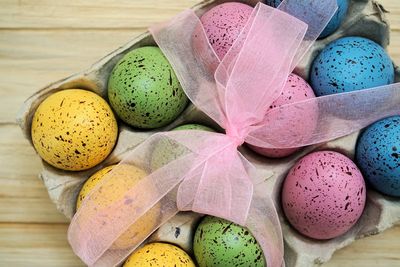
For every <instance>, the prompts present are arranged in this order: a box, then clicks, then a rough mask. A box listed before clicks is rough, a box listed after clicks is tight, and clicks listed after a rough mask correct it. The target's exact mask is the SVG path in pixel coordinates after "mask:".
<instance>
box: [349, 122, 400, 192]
mask: <svg viewBox="0 0 400 267" xmlns="http://www.w3.org/2000/svg"><path fill="white" fill-rule="evenodd" d="M399 150H400V116H394V117H389V118H386V119H383V120H380V121H378V122H376V123H374V124H372V125H371V126H369V127H368V128H367V129H366V130H365V131H364V132H363V133H362V134H361V135H360V137H359V140H358V142H357V149H356V159H357V163H358V165H359V166H360V169H361V171H362V173H363V174H364V176H365V179H366V180H367V181H368V182H369V183H370V184H371V185H372V186H373V188H375V189H376V190H378V191H380V192H382V193H384V194H387V195H390V196H395V197H400V160H399V153H400V152H399Z"/></svg>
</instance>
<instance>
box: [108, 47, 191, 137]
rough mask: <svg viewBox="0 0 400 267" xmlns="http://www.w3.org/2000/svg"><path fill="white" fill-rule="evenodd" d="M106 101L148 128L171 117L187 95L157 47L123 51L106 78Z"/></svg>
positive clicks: (129, 120)
mask: <svg viewBox="0 0 400 267" xmlns="http://www.w3.org/2000/svg"><path fill="white" fill-rule="evenodd" d="M108 97H109V100H110V104H111V106H112V107H113V109H114V110H115V111H116V113H117V114H118V116H119V117H120V118H121V119H122V120H123V121H125V122H126V123H128V124H129V125H132V126H134V127H138V128H144V129H151V128H158V127H161V126H164V125H166V124H168V123H170V122H171V121H173V120H174V119H175V118H176V117H177V116H178V115H179V114H180V113H181V112H182V111H183V109H184V108H185V107H186V104H187V102H188V99H187V97H186V95H185V93H184V91H183V89H182V88H181V85H180V83H179V81H178V79H177V77H176V75H175V72H174V71H173V69H172V67H171V65H170V64H169V62H168V60H167V59H166V58H165V56H164V55H163V54H162V52H161V50H160V49H159V48H157V47H141V48H137V49H135V50H132V51H130V52H129V53H127V54H126V55H125V56H124V57H123V58H122V59H121V61H120V62H118V63H117V65H116V66H115V67H114V69H113V71H112V73H111V75H110V78H109V81H108Z"/></svg>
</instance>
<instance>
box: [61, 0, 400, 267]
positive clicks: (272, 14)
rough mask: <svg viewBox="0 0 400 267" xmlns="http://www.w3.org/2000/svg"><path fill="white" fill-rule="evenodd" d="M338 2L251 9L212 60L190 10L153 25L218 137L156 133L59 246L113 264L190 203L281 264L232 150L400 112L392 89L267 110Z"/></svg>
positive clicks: (261, 205) (272, 233)
mask: <svg viewBox="0 0 400 267" xmlns="http://www.w3.org/2000/svg"><path fill="white" fill-rule="evenodd" d="M336 8H337V6H336V1H335V0H321V1H313V0H302V1H283V2H282V4H281V5H280V7H279V9H274V8H271V7H268V6H265V5H263V4H258V5H257V6H256V7H255V9H254V11H253V13H252V15H251V18H250V19H249V22H248V23H247V25H246V26H245V28H244V29H243V31H242V32H241V33H240V35H239V37H238V39H237V41H236V42H235V43H234V45H233V46H232V48H231V49H230V50H229V51H228V53H227V54H226V56H225V57H224V58H223V60H222V61H220V60H219V59H218V57H217V56H216V54H215V53H214V51H213V49H212V47H211V46H210V44H209V43H208V41H207V37H206V35H205V32H204V29H203V28H202V26H201V22H200V20H199V19H198V17H197V16H196V15H195V14H194V12H193V11H190V10H189V11H185V12H183V13H181V14H180V15H178V16H177V17H176V18H174V19H173V20H172V22H170V23H168V24H167V25H163V26H161V27H156V28H152V29H151V32H152V34H153V37H154V39H155V41H156V42H157V44H158V46H159V47H160V48H161V49H162V51H163V52H164V54H165V56H166V57H167V58H168V60H169V61H170V63H171V65H172V66H173V68H174V70H175V72H176V74H177V76H178V78H179V80H180V82H181V85H182V87H183V89H184V90H185V92H186V94H187V95H188V97H189V98H190V100H191V101H192V103H193V104H194V105H196V107H198V108H199V109H201V110H202V111H203V112H205V113H206V114H207V115H208V116H209V117H210V118H212V119H213V120H214V121H215V122H217V123H218V124H219V125H220V126H221V127H222V128H224V129H225V130H226V134H218V133H211V132H201V131H174V132H168V133H158V134H155V135H153V136H152V137H150V138H149V139H148V140H146V141H145V142H144V143H142V144H141V145H139V146H137V147H136V148H135V149H133V150H132V151H131V152H130V153H129V155H128V156H127V157H125V158H124V159H123V160H122V161H121V162H120V163H119V165H118V166H116V167H114V169H113V170H112V171H111V172H110V173H109V174H107V176H106V177H104V178H103V179H102V181H101V182H100V183H99V184H98V185H97V187H96V188H95V189H94V190H93V191H92V192H91V193H90V194H89V195H88V196H87V197H86V199H85V200H84V202H83V205H82V207H81V208H80V209H79V211H78V212H77V213H76V215H75V216H74V218H73V220H72V222H71V225H70V228H69V241H70V243H71V246H72V248H73V249H74V251H75V253H76V254H77V255H78V256H79V257H80V258H81V259H82V260H83V261H84V262H85V263H87V264H88V265H89V266H107V267H109V266H114V265H116V264H118V263H120V262H122V261H123V260H124V259H125V258H126V257H127V256H128V255H129V254H130V253H131V252H132V251H133V250H134V249H136V248H137V247H138V246H139V245H140V244H141V243H142V242H143V241H144V240H145V239H146V238H147V237H148V236H149V235H150V234H151V233H152V232H154V231H155V230H156V229H157V228H158V227H159V226H160V225H162V224H163V223H165V222H166V221H167V220H169V219H170V218H172V217H173V216H174V215H176V213H177V212H179V211H181V210H193V211H195V212H199V213H204V214H210V215H214V216H218V217H222V218H225V219H227V220H230V221H233V222H236V223H238V224H241V225H244V226H246V227H247V228H248V229H249V230H250V231H251V232H252V234H253V235H254V236H255V238H256V239H257V241H258V243H259V244H260V246H261V247H262V249H263V252H264V255H265V259H266V262H267V265H268V266H271V267H277V266H281V265H282V264H283V241H282V240H283V239H282V233H281V229H280V224H279V219H278V216H277V213H276V210H275V207H274V203H273V201H272V199H271V198H270V196H269V195H268V193H267V192H268V189H267V188H265V183H263V179H262V177H260V176H259V174H258V173H257V170H256V169H255V167H254V166H253V165H252V164H250V163H249V162H248V161H247V160H246V158H245V157H244V156H243V155H242V154H240V153H239V152H238V150H237V148H238V146H240V145H241V144H243V143H244V142H246V143H249V144H251V145H254V146H258V147H265V148H292V147H302V146H305V145H310V144H317V143H322V142H325V141H328V140H332V139H335V138H337V137H341V136H344V135H347V134H350V133H352V132H354V131H357V130H359V129H361V128H363V127H365V126H367V125H369V124H371V123H372V122H374V121H376V120H378V119H380V118H382V117H386V116H390V115H395V114H398V113H400V105H399V103H400V93H399V90H398V89H399V87H400V85H399V84H395V85H389V86H385V87H382V88H374V89H368V90H363V91H356V92H351V93H344V94H337V95H330V96H325V97H319V98H314V99H309V100H306V101H302V102H298V103H293V104H289V105H284V106H281V107H278V108H274V109H271V110H269V106H270V105H271V103H273V102H274V100H275V99H277V98H278V97H279V95H280V94H281V91H282V88H283V87H284V85H285V82H286V79H287V77H288V75H289V74H290V73H291V72H292V71H293V69H294V67H295V66H296V65H297V63H298V62H299V60H300V59H301V58H302V57H303V55H304V54H305V53H306V52H307V51H308V49H309V48H310V47H311V45H312V44H313V42H314V41H315V40H316V38H317V37H318V36H319V34H320V33H321V32H322V30H323V29H324V27H325V26H326V25H327V23H328V22H329V20H330V19H331V17H332V15H333V14H334V13H335V10H336ZM338 107H340V111H338V110H337V108H338ZM310 112H311V113H312V114H314V115H315V116H314V117H315V119H316V120H317V122H316V126H315V128H314V129H308V130H307V131H305V130H304V127H303V126H302V125H303V123H302V122H304V120H307V119H309V118H307V117H305V116H304V114H309V113H310ZM160 162H161V163H160ZM127 165H128V166H136V167H138V168H140V169H141V170H143V171H145V172H146V173H147V176H145V177H143V178H142V179H140V180H139V181H137V182H135V183H134V184H132V177H131V176H130V174H127V175H121V170H123V168H125V166H127ZM131 174H132V173H131Z"/></svg>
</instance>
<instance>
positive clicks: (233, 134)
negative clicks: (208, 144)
mask: <svg viewBox="0 0 400 267" xmlns="http://www.w3.org/2000/svg"><path fill="white" fill-rule="evenodd" d="M225 133H226V136H228V137H229V139H230V140H231V141H232V142H233V144H235V146H236V147H240V146H241V145H243V144H244V141H245V138H246V136H247V135H248V131H246V128H245V127H243V128H237V127H234V126H231V125H230V126H228V127H226V131H225Z"/></svg>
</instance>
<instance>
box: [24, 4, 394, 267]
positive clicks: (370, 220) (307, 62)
mask: <svg viewBox="0 0 400 267" xmlns="http://www.w3.org/2000/svg"><path fill="white" fill-rule="evenodd" d="M223 2H228V1H224V0H206V1H203V2H201V3H199V4H198V5H196V6H195V7H193V9H194V10H196V12H197V14H198V15H201V14H203V13H204V12H205V11H207V10H209V9H210V8H211V7H213V6H215V5H218V4H221V3H223ZM238 2H243V3H246V4H249V5H252V6H254V5H255V4H256V3H257V2H258V1H255V0H247V1H246V0H243V1H238ZM385 12H386V11H385V9H384V8H383V7H382V6H381V5H380V4H378V3H377V2H375V1H374V0H351V4H350V8H349V12H348V14H347V17H346V19H345V21H344V22H343V24H342V26H341V27H340V29H339V30H338V31H337V32H335V33H334V34H333V35H331V36H329V37H327V38H325V39H323V40H319V41H317V42H316V43H315V45H314V46H313V48H312V49H311V51H310V52H309V53H308V54H307V56H306V57H305V58H304V60H303V61H302V62H301V63H300V64H299V65H298V66H297V68H296V70H295V72H296V73H297V74H299V75H300V76H302V77H303V78H305V79H307V78H308V73H309V69H310V67H311V63H312V61H313V59H314V58H315V57H316V55H317V54H318V53H319V52H320V51H321V50H322V49H323V48H324V47H325V45H327V44H328V43H330V42H332V41H333V40H335V39H337V38H340V37H343V36H363V37H366V38H369V39H371V40H374V41H376V42H377V43H379V44H381V45H382V46H383V47H386V46H387V45H388V43H389V26H388V23H387V21H386V18H385ZM147 45H155V43H154V41H153V39H152V37H151V35H150V34H149V33H148V32H146V33H144V34H142V35H140V36H138V37H136V38H134V39H133V40H131V41H130V42H128V43H127V44H125V45H124V46H122V47H120V48H118V49H117V50H115V51H113V52H112V53H110V54H109V55H107V56H105V57H104V58H103V59H101V60H100V61H98V62H97V63H95V64H94V65H93V66H92V67H90V68H89V69H88V70H86V71H83V72H81V73H78V74H75V75H73V76H70V77H68V78H65V79H63V80H60V81H57V82H54V83H52V84H50V85H48V86H46V87H45V88H43V89H41V90H39V91H38V92H37V93H35V94H34V95H32V96H31V97H30V98H28V99H27V100H26V101H25V102H24V104H23V106H22V108H21V110H20V112H19V115H18V118H17V121H18V123H19V125H20V127H21V128H22V131H23V132H24V134H25V136H26V138H27V139H28V140H30V141H31V136H30V128H31V122H32V117H33V114H34V112H35V110H36V109H37V107H38V105H39V104H40V103H41V102H42V101H43V100H44V99H45V98H46V97H48V96H49V95H50V94H53V93H55V92H57V91H60V90H64V89H71V88H81V89H87V90H91V91H93V92H96V93H97V94H99V95H101V96H102V97H104V98H107V81H108V76H109V74H110V73H111V70H112V68H113V67H114V65H115V64H116V63H117V61H118V60H119V59H120V58H121V57H122V56H123V55H124V54H125V53H127V52H128V51H130V50H132V49H135V48H138V47H142V46H147ZM397 80H400V71H398V73H397ZM196 122H197V123H201V124H205V125H208V126H211V127H214V128H215V129H219V127H218V126H217V125H215V123H214V122H213V121H211V120H210V119H209V118H208V117H207V116H206V115H204V114H203V113H202V112H200V111H199V110H197V109H196V108H195V107H194V106H193V105H189V106H188V107H187V108H186V110H185V111H184V112H183V113H182V114H181V115H180V116H179V117H178V118H177V119H176V120H175V121H174V122H173V123H172V124H170V125H168V126H166V127H163V128H160V129H156V130H153V131H139V130H136V129H133V128H131V127H129V126H127V125H125V124H123V123H121V122H120V123H119V137H118V142H117V144H116V146H115V148H114V150H113V152H112V153H111V154H110V156H109V157H108V158H107V159H106V160H105V161H104V162H102V163H101V164H99V165H98V166H96V167H94V168H92V169H90V170H87V171H81V172H68V171H62V170H58V169H56V168H54V167H52V166H50V165H49V164H47V163H46V162H44V161H43V171H42V172H41V173H40V174H39V177H40V179H42V181H43V182H44V185H45V186H46V188H47V190H48V192H49V196H50V198H51V200H52V201H53V202H54V203H55V204H56V206H57V208H58V210H59V211H60V212H62V213H63V214H64V215H65V216H66V217H67V218H69V219H70V218H72V216H73V214H74V212H75V204H76V197H77V195H78V193H79V191H80V189H81V187H82V184H83V183H84V182H85V181H86V179H87V178H88V177H89V176H90V175H92V174H93V173H95V172H96V171H97V170H99V169H101V168H103V167H105V166H108V165H111V164H114V163H116V162H118V161H120V160H121V159H122V158H123V157H124V155H125V154H126V153H127V152H129V151H130V150H131V149H133V148H134V147H135V146H136V145H138V144H140V143H141V142H142V141H144V140H145V139H146V138H147V137H149V136H150V135H151V134H153V133H154V132H157V131H167V130H169V129H172V128H174V127H176V126H178V125H181V124H185V123H196ZM357 137H358V133H354V134H352V135H349V136H346V137H343V138H340V139H337V140H334V141H331V142H328V143H326V144H323V145H319V146H311V147H307V148H305V149H303V150H301V151H299V152H298V153H296V154H294V155H292V156H290V157H288V158H284V159H267V158H263V157H261V156H258V155H256V154H255V153H253V152H252V151H250V150H249V149H248V148H246V147H242V148H241V149H240V150H241V152H242V153H243V154H244V155H246V157H247V158H248V159H249V160H250V161H251V162H253V163H254V164H255V165H256V166H257V168H258V169H259V170H260V171H261V172H263V173H264V174H265V175H264V176H265V179H266V183H267V184H268V188H269V190H270V192H266V193H269V194H272V196H273V198H274V200H275V203H276V207H277V209H278V213H279V214H280V220H281V224H282V230H283V234H284V240H285V261H286V266H288V267H309V266H316V265H319V264H321V263H323V262H326V261H328V260H329V259H330V258H331V256H332V254H333V253H334V252H335V251H336V250H338V249H340V248H342V247H344V246H346V245H349V244H350V243H352V242H353V241H354V240H355V239H358V238H362V237H364V236H368V235H372V234H377V233H380V232H382V231H384V230H385V229H387V228H389V227H392V226H393V225H394V224H397V223H399V222H400V200H399V199H395V198H390V197H387V196H383V195H381V194H379V193H377V192H374V191H372V190H369V191H368V194H367V204H366V209H365V211H364V213H363V215H362V217H361V219H360V220H359V221H358V223H357V224H356V225H355V226H354V227H353V228H352V229H351V230H350V231H348V232H347V233H346V234H344V235H342V236H340V237H338V238H335V239H331V240H327V241H317V240H313V239H309V238H307V237H304V236H302V235H300V234H299V233H297V232H296V231H295V230H294V229H293V228H292V227H291V226H290V225H289V224H288V222H287V221H286V219H285V217H284V215H283V213H282V210H281V206H280V188H281V185H282V182H283V180H284V178H285V176H286V174H287V172H288V170H289V169H290V168H291V166H293V165H294V163H295V162H296V161H297V160H298V159H299V158H300V157H302V156H304V155H305V154H307V153H309V152H311V151H314V150H321V149H332V150H336V151H339V152H341V153H343V154H345V155H347V156H349V157H351V158H353V156H354V150H355V145H356V140H357ZM200 218H201V215H199V214H194V213H191V212H185V213H179V214H178V215H177V216H176V217H175V218H173V219H171V221H170V222H168V223H166V224H165V225H163V226H162V227H161V228H160V229H158V230H157V231H156V232H155V233H154V234H153V235H152V236H151V237H150V238H149V240H150V241H156V240H160V241H166V242H170V243H175V244H177V245H179V246H181V247H182V248H184V249H185V250H187V251H188V252H191V249H192V248H191V243H192V239H193V233H194V231H195V227H196V225H197V223H198V221H199V219H200Z"/></svg>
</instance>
